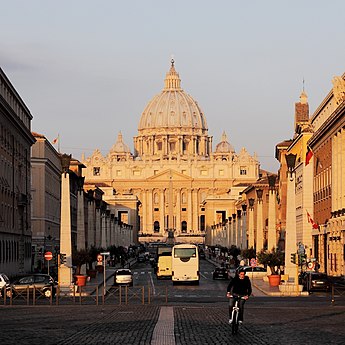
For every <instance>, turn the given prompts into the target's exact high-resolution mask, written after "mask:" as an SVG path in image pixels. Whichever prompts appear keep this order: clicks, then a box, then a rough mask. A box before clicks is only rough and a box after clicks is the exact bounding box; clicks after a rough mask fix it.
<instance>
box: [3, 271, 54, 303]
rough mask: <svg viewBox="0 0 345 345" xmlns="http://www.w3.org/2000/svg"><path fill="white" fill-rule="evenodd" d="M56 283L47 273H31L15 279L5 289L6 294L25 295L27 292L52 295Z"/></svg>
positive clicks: (46, 295)
mask: <svg viewBox="0 0 345 345" xmlns="http://www.w3.org/2000/svg"><path fill="white" fill-rule="evenodd" d="M56 287H57V283H56V281H55V280H54V279H53V277H52V276H50V275H48V274H31V275H27V276H25V277H22V278H20V279H18V280H17V281H15V282H14V283H13V284H11V286H10V287H9V288H8V290H7V295H11V293H12V295H14V296H15V295H26V294H27V292H28V291H29V293H33V290H34V289H35V293H36V294H37V296H39V294H42V295H44V296H45V297H48V298H49V297H51V296H54V295H55V293H56Z"/></svg>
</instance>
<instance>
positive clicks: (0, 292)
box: [0, 273, 10, 297]
mask: <svg viewBox="0 0 345 345" xmlns="http://www.w3.org/2000/svg"><path fill="white" fill-rule="evenodd" d="M9 286H10V280H9V279H8V277H7V275H6V274H5V273H0V297H2V296H4V294H5V292H6V290H7V288H8V287H9Z"/></svg>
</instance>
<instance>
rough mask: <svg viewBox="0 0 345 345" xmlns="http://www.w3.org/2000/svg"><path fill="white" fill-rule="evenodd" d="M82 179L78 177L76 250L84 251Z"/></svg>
mask: <svg viewBox="0 0 345 345" xmlns="http://www.w3.org/2000/svg"><path fill="white" fill-rule="evenodd" d="M83 185H84V177H81V176H78V191H77V249H78V250H81V249H85V210H84V190H83Z"/></svg>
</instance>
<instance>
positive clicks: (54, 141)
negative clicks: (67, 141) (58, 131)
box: [52, 135, 60, 145]
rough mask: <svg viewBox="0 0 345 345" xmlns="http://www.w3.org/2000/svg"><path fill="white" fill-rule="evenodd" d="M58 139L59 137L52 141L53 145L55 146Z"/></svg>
mask: <svg viewBox="0 0 345 345" xmlns="http://www.w3.org/2000/svg"><path fill="white" fill-rule="evenodd" d="M59 137H60V135H58V136H57V137H56V138H55V139H54V140H53V141H52V143H53V145H55V144H56V143H57V142H58V141H59Z"/></svg>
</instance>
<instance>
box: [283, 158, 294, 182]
mask: <svg viewBox="0 0 345 345" xmlns="http://www.w3.org/2000/svg"><path fill="white" fill-rule="evenodd" d="M296 157H297V155H294V154H293V153H289V154H288V155H286V156H285V159H286V164H287V167H288V173H289V174H290V181H292V173H293V170H294V169H295V164H296Z"/></svg>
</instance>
